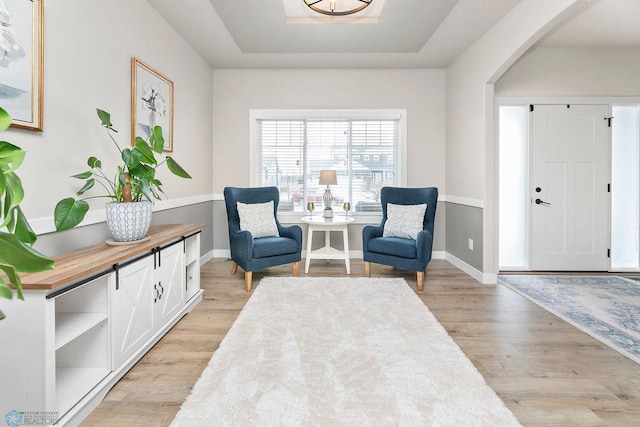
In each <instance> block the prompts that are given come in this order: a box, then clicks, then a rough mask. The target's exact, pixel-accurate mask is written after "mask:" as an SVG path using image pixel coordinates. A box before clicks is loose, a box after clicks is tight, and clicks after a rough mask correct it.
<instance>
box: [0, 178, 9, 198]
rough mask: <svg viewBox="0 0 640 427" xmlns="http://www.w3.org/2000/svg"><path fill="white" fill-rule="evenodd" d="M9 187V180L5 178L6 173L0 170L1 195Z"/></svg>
mask: <svg viewBox="0 0 640 427" xmlns="http://www.w3.org/2000/svg"><path fill="white" fill-rule="evenodd" d="M6 187H7V181H6V180H5V179H4V173H2V172H0V196H1V195H3V194H4V190H5V188H6Z"/></svg>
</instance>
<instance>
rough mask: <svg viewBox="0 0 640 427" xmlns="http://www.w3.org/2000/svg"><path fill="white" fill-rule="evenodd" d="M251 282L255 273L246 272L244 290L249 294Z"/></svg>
mask: <svg viewBox="0 0 640 427" xmlns="http://www.w3.org/2000/svg"><path fill="white" fill-rule="evenodd" d="M251 280H253V272H252V271H245V272H244V289H245V290H246V291H247V292H251Z"/></svg>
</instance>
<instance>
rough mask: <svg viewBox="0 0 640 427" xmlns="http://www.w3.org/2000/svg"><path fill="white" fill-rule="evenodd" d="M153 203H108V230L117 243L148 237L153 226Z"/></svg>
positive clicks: (145, 201)
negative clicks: (148, 232)
mask: <svg viewBox="0 0 640 427" xmlns="http://www.w3.org/2000/svg"><path fill="white" fill-rule="evenodd" d="M152 206H153V205H152V203H151V202H149V201H147V200H144V201H142V202H130V203H118V202H112V203H107V205H106V208H107V228H108V229H109V231H110V232H111V235H112V236H113V240H115V241H116V242H133V241H135V240H140V239H142V238H144V237H145V236H146V235H147V231H149V225H151V208H152Z"/></svg>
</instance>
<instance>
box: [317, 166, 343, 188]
mask: <svg viewBox="0 0 640 427" xmlns="http://www.w3.org/2000/svg"><path fill="white" fill-rule="evenodd" d="M318 184H320V185H337V184H338V179H337V178H336V171H334V170H331V169H325V170H321V171H320V181H319V182H318Z"/></svg>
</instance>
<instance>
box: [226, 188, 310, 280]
mask: <svg viewBox="0 0 640 427" xmlns="http://www.w3.org/2000/svg"><path fill="white" fill-rule="evenodd" d="M271 200H273V216H274V218H275V220H276V225H277V226H278V233H279V234H280V237H262V238H259V239H254V238H253V236H252V235H251V233H250V232H248V231H242V230H240V217H239V216H238V208H237V206H238V205H237V202H241V203H248V204H249V203H266V202H269V201H271ZM224 201H225V204H226V207H227V221H228V224H229V244H230V247H231V259H232V260H233V266H232V267H231V274H236V271H237V270H238V266H240V267H242V269H243V270H244V281H245V289H246V291H247V292H251V280H252V279H253V272H254V271H259V270H264V269H265V268H269V267H274V266H276V265H283V264H289V263H291V262H292V263H294V264H293V275H294V276H298V268H299V265H300V264H299V263H300V259H301V258H302V228H301V227H300V226H299V225H292V226H289V227H285V226H283V225H282V224H280V221H278V216H277V212H278V202H279V201H280V193H279V191H278V189H277V188H276V187H254V188H236V187H226V188H225V189H224Z"/></svg>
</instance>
